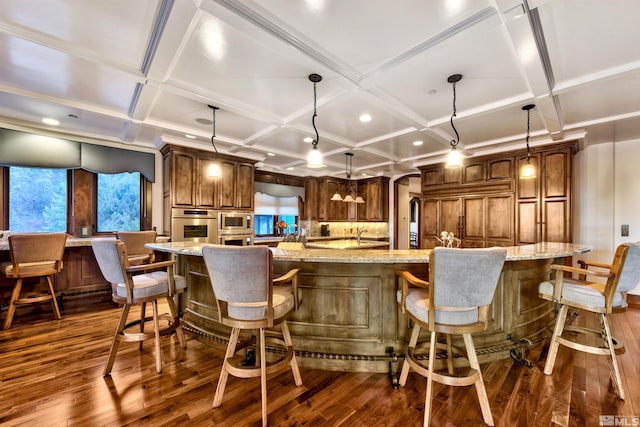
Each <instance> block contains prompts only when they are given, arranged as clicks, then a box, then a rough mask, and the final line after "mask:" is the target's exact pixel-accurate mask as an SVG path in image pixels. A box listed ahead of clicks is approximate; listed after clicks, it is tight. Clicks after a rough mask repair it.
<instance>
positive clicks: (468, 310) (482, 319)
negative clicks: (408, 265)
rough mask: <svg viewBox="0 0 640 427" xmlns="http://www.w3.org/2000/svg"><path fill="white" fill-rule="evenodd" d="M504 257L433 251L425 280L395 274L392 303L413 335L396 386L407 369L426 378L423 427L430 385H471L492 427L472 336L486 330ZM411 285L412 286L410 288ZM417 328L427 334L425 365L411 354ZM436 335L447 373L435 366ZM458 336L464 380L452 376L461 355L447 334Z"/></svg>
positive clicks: (501, 252)
mask: <svg viewBox="0 0 640 427" xmlns="http://www.w3.org/2000/svg"><path fill="white" fill-rule="evenodd" d="M506 255H507V251H506V250H505V249H500V248H483V249H458V248H445V247H436V248H434V250H433V251H432V252H431V254H430V256H429V281H428V282H425V281H424V280H421V279H419V278H417V277H415V276H414V275H413V274H411V273H410V272H408V271H399V272H398V275H399V276H400V277H401V278H402V280H401V287H400V289H399V291H398V295H397V299H398V304H399V305H400V310H401V311H402V313H405V314H406V315H407V316H408V317H409V319H410V320H411V321H412V322H413V324H414V326H413V331H412V333H411V338H410V340H409V345H408V347H407V353H406V357H405V360H404V364H403V365H402V371H401V373H400V380H399V383H400V385H401V386H403V387H404V386H405V384H406V382H407V377H408V375H409V371H410V369H413V370H414V371H416V372H417V373H418V374H420V375H422V376H424V377H427V392H426V398H425V409H424V425H425V426H428V425H429V423H430V419H431V400H432V399H433V381H436V382H439V383H441V384H446V385H450V386H468V385H472V384H474V385H475V387H476V392H477V394H478V400H479V401H480V408H481V410H482V417H483V419H484V422H485V423H486V424H488V425H491V426H492V425H493V416H492V415H491V407H490V405H489V399H488V398H487V391H486V389H485V386H484V381H483V379H482V373H481V371H480V365H479V363H478V357H477V355H476V350H475V347H474V344H473V340H472V338H471V334H473V333H475V332H480V331H483V330H484V329H486V327H487V322H488V317H489V304H490V303H491V301H492V300H493V294H494V292H495V289H496V286H497V284H498V281H499V280H500V276H501V272H502V267H503V265H504V261H505V258H506ZM409 285H412V286H414V287H409ZM420 329H426V330H428V331H429V332H430V342H429V346H428V348H429V359H428V361H427V365H426V366H425V364H424V361H423V358H422V357H419V355H418V354H417V352H416V347H417V346H418V338H419V335H420ZM438 334H444V335H445V336H446V344H445V347H444V348H445V349H446V356H447V358H446V362H447V372H443V371H437V372H436V366H435V360H436V349H437V348H442V345H441V344H440V343H438V340H437V337H438ZM453 334H457V335H462V337H463V340H464V345H465V349H466V358H467V359H468V361H469V365H470V367H471V369H469V370H468V372H467V373H466V374H465V375H462V374H460V373H457V374H456V372H455V368H454V361H453V357H454V354H459V355H464V353H463V352H462V350H461V349H457V348H455V347H453V345H452V339H451V335H453Z"/></svg>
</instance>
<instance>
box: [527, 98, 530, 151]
mask: <svg viewBox="0 0 640 427" xmlns="http://www.w3.org/2000/svg"><path fill="white" fill-rule="evenodd" d="M530 115H531V110H530V109H529V110H527V163H530V162H531V149H530V148H529V117H530Z"/></svg>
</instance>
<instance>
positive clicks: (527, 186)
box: [518, 156, 540, 199]
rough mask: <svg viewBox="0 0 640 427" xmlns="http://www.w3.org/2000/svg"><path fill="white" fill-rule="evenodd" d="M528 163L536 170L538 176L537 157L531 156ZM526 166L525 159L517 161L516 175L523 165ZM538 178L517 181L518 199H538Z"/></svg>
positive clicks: (538, 165)
mask: <svg viewBox="0 0 640 427" xmlns="http://www.w3.org/2000/svg"><path fill="white" fill-rule="evenodd" d="M530 162H531V164H532V165H533V167H534V168H535V170H536V173H537V174H540V162H539V161H538V156H531V158H530ZM526 164H527V158H526V157H524V158H521V159H520V160H519V161H518V174H519V173H520V172H519V171H520V170H521V169H522V167H523V166H524V165H526ZM538 182H539V181H538V178H528V179H518V198H520V199H535V198H537V197H538V187H539V184H538Z"/></svg>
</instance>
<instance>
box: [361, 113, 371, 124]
mask: <svg viewBox="0 0 640 427" xmlns="http://www.w3.org/2000/svg"><path fill="white" fill-rule="evenodd" d="M360 121H361V122H362V123H367V122H370V121H371V114H368V113H362V114H360Z"/></svg>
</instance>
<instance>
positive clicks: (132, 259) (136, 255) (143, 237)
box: [116, 230, 157, 265]
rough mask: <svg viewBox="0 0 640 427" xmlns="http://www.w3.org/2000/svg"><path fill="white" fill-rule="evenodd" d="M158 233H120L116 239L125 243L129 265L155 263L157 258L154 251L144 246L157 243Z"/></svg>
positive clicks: (150, 231) (151, 231)
mask: <svg viewBox="0 0 640 427" xmlns="http://www.w3.org/2000/svg"><path fill="white" fill-rule="evenodd" d="M156 236H157V234H156V232H155V231H153V230H149V231H118V232H117V233H116V239H118V240H120V241H121V242H122V243H124V246H125V247H126V249H127V258H128V261H129V265H137V264H144V263H153V262H154V261H155V256H154V252H153V249H148V248H146V247H145V246H144V245H145V244H147V243H154V242H155V241H156Z"/></svg>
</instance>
